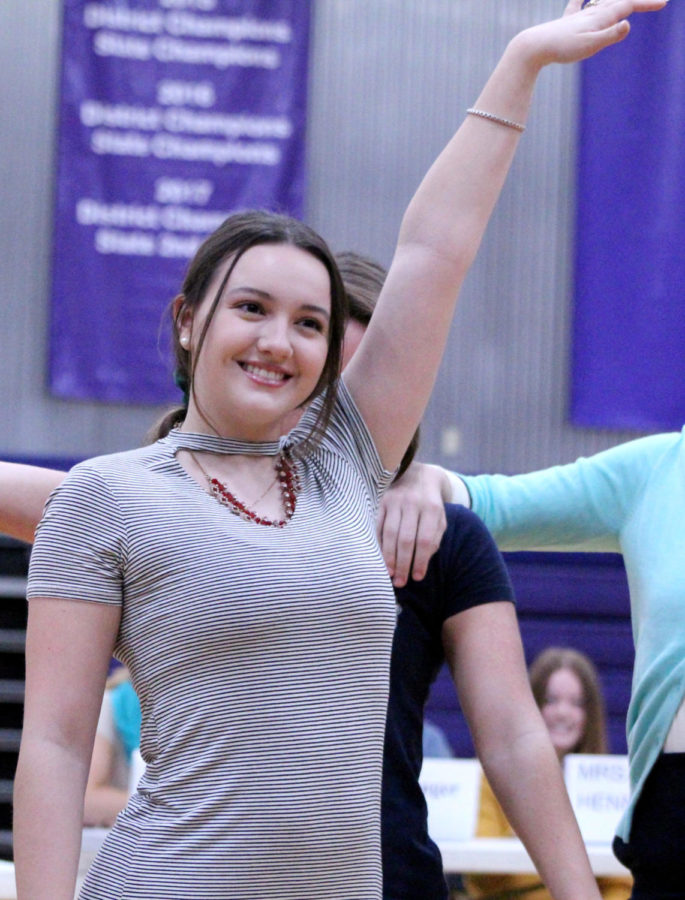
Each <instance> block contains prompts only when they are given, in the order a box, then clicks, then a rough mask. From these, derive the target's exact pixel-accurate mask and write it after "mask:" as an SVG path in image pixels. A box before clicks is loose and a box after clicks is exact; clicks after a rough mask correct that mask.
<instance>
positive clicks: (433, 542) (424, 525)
mask: <svg viewBox="0 0 685 900" xmlns="http://www.w3.org/2000/svg"><path fill="white" fill-rule="evenodd" d="M446 528H447V516H446V515H445V508H444V507H440V509H439V510H437V511H435V512H434V513H433V514H432V515H431V514H426V515H423V516H421V520H420V522H419V527H418V529H417V532H416V546H415V548H414V565H413V566H412V571H411V577H412V578H413V579H414V581H421V579H422V578H423V577H424V576H425V574H426V572H427V570H428V563H429V562H430V561H431V557H432V556H433V554H434V553H435V551H436V550H437V549H438V547H439V546H440V541H441V540H442V536H443V534H444V533H445V529H446Z"/></svg>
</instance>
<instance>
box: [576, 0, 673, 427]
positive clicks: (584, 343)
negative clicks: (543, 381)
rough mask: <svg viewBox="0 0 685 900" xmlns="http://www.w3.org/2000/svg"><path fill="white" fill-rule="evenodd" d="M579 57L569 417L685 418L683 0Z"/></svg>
mask: <svg viewBox="0 0 685 900" xmlns="http://www.w3.org/2000/svg"><path fill="white" fill-rule="evenodd" d="M631 24H632V31H631V35H630V37H629V38H628V40H627V41H626V42H625V43H624V44H622V45H620V46H618V47H612V48H610V49H609V50H606V51H604V52H603V53H601V54H600V55H599V56H597V57H596V58H594V59H592V60H589V61H588V62H586V63H584V66H583V73H582V112H581V116H582V118H581V125H580V145H579V176H578V198H577V204H578V205H577V234H576V247H577V258H576V285H575V311H574V323H573V373H572V404H571V416H572V420H573V422H575V423H577V424H580V425H591V426H595V427H600V428H616V429H637V430H640V431H650V430H660V429H680V428H681V427H682V425H683V423H684V422H685V202H684V199H685V140H684V139H683V136H684V135H685V52H684V49H683V48H685V4H684V3H670V4H669V5H668V7H667V8H666V9H665V10H664V11H663V12H659V13H657V14H650V15H641V16H634V17H633V20H631Z"/></svg>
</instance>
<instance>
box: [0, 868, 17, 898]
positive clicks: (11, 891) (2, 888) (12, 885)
mask: <svg viewBox="0 0 685 900" xmlns="http://www.w3.org/2000/svg"><path fill="white" fill-rule="evenodd" d="M16 896H17V885H16V882H15V880H14V864H13V863H11V862H6V861H5V860H0V900H15V898H16Z"/></svg>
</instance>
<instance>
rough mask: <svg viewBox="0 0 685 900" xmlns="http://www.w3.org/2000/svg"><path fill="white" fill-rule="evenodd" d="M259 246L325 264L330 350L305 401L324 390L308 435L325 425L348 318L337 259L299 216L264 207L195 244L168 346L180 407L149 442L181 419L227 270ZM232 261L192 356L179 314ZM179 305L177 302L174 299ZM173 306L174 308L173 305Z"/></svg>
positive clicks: (200, 298) (236, 217) (196, 300)
mask: <svg viewBox="0 0 685 900" xmlns="http://www.w3.org/2000/svg"><path fill="white" fill-rule="evenodd" d="M260 244H287V245H290V246H293V247H298V248H299V249H301V250H304V251H305V252H306V253H310V254H311V255H312V256H313V257H315V258H316V259H318V260H319V261H320V262H321V263H323V265H324V266H325V267H326V270H327V272H328V277H329V280H330V286H331V318H330V324H329V331H328V353H327V356H326V361H325V363H324V367H323V370H322V372H321V376H320V378H319V381H318V383H317V385H316V387H315V388H314V390H313V392H312V394H311V396H309V397H308V398H307V401H306V402H309V401H310V400H312V399H313V398H314V397H316V396H318V395H319V394H320V393H322V392H323V391H326V397H325V399H324V401H323V404H322V406H321V410H320V413H319V416H318V418H317V421H316V422H315V424H314V426H313V428H312V434H311V437H315V436H316V435H318V434H321V432H323V431H324V430H325V428H326V425H327V424H328V420H329V418H330V415H331V410H332V409H333V405H334V403H335V396H336V382H337V378H338V375H339V372H340V360H341V356H342V341H343V336H344V333H345V322H346V319H347V296H346V293H345V289H344V287H343V283H342V280H341V277H340V273H339V271H338V267H337V265H336V262H335V258H334V256H333V254H332V253H331V251H330V250H329V248H328V245H327V244H326V242H325V241H324V240H323V238H321V237H320V236H319V235H318V234H317V233H316V232H315V231H314V230H313V229H311V228H309V226H307V225H305V224H304V223H302V222H300V221H298V220H297V219H292V218H290V217H289V216H283V215H279V214H277V213H271V212H266V211H262V210H251V211H247V212H241V213H235V214H234V215H232V216H229V217H228V218H227V219H226V220H225V221H224V222H223V223H222V224H221V225H220V226H219V227H218V228H217V229H216V231H215V232H214V233H213V234H211V235H210V236H209V237H208V238H207V239H206V240H205V241H204V242H203V243H202V244H201V245H200V247H199V248H198V250H197V252H196V253H195V256H194V257H193V259H192V260H191V262H190V264H189V266H188V270H187V273H186V277H185V279H184V281H183V285H182V287H181V293H180V294H179V295H178V297H177V298H175V300H174V301H173V303H172V305H171V307H170V312H171V317H172V345H173V352H174V359H175V365H176V370H175V373H174V380H175V382H176V384H177V386H178V387H179V388H180V390H181V391H183V394H184V400H185V402H184V405H182V406H178V407H176V408H174V409H172V410H170V411H169V412H168V413H167V414H166V415H165V416H164V417H163V418H162V419H161V420H160V421H159V422H158V423H157V425H156V426H154V428H153V429H152V431H151V432H150V434H149V437H150V440H158V439H159V438H161V437H164V436H165V435H166V434H168V433H169V431H170V430H171V429H172V428H173V426H174V425H176V424H177V423H179V422H182V421H183V420H184V419H185V416H186V412H187V403H188V397H189V396H190V395H191V394H192V393H193V376H194V374H195V367H196V365H197V360H198V357H199V355H200V352H201V350H202V346H203V343H204V340H205V337H206V334H207V330H208V328H209V326H210V324H211V322H212V319H213V317H214V313H215V311H216V308H217V306H218V304H219V301H220V299H221V295H222V293H223V291H224V288H225V286H226V282H227V281H228V279H229V277H230V275H231V272H232V271H233V269H234V267H235V265H236V263H237V262H238V260H239V259H240V257H241V256H242V255H243V254H244V253H245V252H246V251H247V250H249V249H250V248H251V247H256V246H258V245H260ZM227 260H230V265H229V267H228V271H227V272H226V274H225V275H224V277H223V279H222V281H221V284H220V285H219V288H218V290H217V292H216V294H215V296H214V297H213V299H212V301H211V305H210V307H209V311H208V313H207V316H206V317H205V320H204V324H203V327H202V331H201V333H200V338H199V341H198V345H197V351H196V353H195V354H194V357H191V354H190V352H189V351H188V350H187V349H186V348H185V347H183V346H181V343H180V341H179V324H180V321H181V317H182V314H183V312H185V311H187V310H188V309H191V310H195V309H197V307H199V306H200V304H201V303H202V302H203V301H204V300H205V297H206V292H207V288H208V286H209V283H210V281H211V279H212V277H213V276H214V274H215V272H216V270H217V268H218V267H219V266H220V265H221V264H222V263H224V262H226V261H227ZM179 299H180V300H181V301H182V302H181V303H178V300H179ZM175 306H176V309H175V312H174V307H175Z"/></svg>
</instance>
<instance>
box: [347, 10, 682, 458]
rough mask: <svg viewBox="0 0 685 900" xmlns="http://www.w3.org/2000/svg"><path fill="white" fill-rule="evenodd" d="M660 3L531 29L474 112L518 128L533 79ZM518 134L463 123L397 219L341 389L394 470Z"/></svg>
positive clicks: (573, 13)
mask: <svg viewBox="0 0 685 900" xmlns="http://www.w3.org/2000/svg"><path fill="white" fill-rule="evenodd" d="M664 5H665V0H602V2H601V3H599V4H598V5H596V6H593V7H591V8H589V9H585V10H581V9H580V0H572V2H571V3H570V4H569V6H568V8H567V13H568V14H567V15H565V16H564V17H562V18H561V19H556V20H554V21H552V22H547V23H545V24H543V25H538V26H535V27H533V28H529V29H527V30H525V31H522V32H521V33H520V34H518V35H517V36H516V37H515V38H514V39H513V40H512V41H511V42H510V43H509V45H508V47H507V48H506V50H505V52H504V55H503V56H502V58H501V60H500V62H499V64H498V65H497V67H496V69H495V70H494V72H493V74H492V75H491V77H490V79H489V81H488V83H487V84H486V86H485V88H484V89H483V91H482V93H481V95H480V97H479V98H478V100H477V101H476V104H475V105H476V107H478V108H479V109H481V110H484V111H486V112H488V113H491V114H493V115H495V116H498V117H500V118H503V119H507V120H510V121H513V122H518V123H525V121H526V118H527V115H528V108H529V105H530V101H531V98H532V93H533V89H534V86H535V82H536V80H537V77H538V74H539V73H540V71H541V69H542V68H543V67H544V66H546V65H548V64H549V63H553V62H574V61H577V60H581V59H584V58H586V57H589V56H592V55H593V54H594V53H597V52H598V51H600V50H601V49H602V48H604V47H606V46H608V45H610V44H614V43H616V42H617V41H620V40H622V39H623V38H624V37H625V36H626V35H627V34H628V31H629V25H628V23H627V21H626V16H628V15H630V14H631V13H633V12H639V11H645V10H654V9H659V8H661V7H662V6H664ZM519 138H520V132H519V131H517V130H516V129H515V128H511V127H506V126H504V125H502V124H497V123H495V122H492V121H488V120H487V119H483V118H480V117H477V116H467V118H466V120H465V121H464V122H463V124H462V126H461V127H460V128H459V130H458V131H457V133H456V134H455V135H454V137H453V138H452V140H451V141H450V142H449V143H448V144H447V146H446V147H445V149H444V150H443V152H442V153H441V154H440V156H439V157H438V158H437V160H436V161H435V163H434V164H433V165H432V167H431V168H430V170H429V171H428V173H427V174H426V176H425V177H424V179H423V181H422V182H421V184H420V186H419V188H418V190H417V192H416V194H415V196H414V198H413V199H412V201H411V203H410V204H409V207H408V209H407V211H406V213H405V215H404V218H403V221H402V225H401V228H400V234H399V239H398V243H397V247H396V250H395V255H394V258H393V262H392V265H391V267H390V271H389V273H388V277H387V279H386V282H385V286H384V288H383V290H382V292H381V295H380V299H379V302H378V305H377V307H376V310H375V312H374V315H373V318H372V320H371V323H370V325H369V328H368V331H367V333H366V335H365V337H364V339H363V340H362V342H361V345H360V347H359V349H358V351H357V353H356V354H355V356H354V357H353V359H352V361H351V362H350V364H349V366H348V367H347V370H346V372H345V381H346V383H347V385H348V387H349V388H350V390H351V392H352V395H353V396H354V398H355V400H356V402H357V404H358V406H359V408H360V410H361V413H362V415H363V416H364V419H365V421H366V423H367V425H368V426H369V429H370V431H371V433H372V435H373V437H374V440H375V442H376V446H377V447H378V450H379V452H380V455H381V459H382V460H383V463H384V464H385V465H386V466H387V467H389V468H394V467H395V466H396V465H397V464H398V463H399V461H400V458H401V456H402V453H403V452H404V449H405V447H406V446H407V445H408V443H409V440H410V438H411V436H412V434H413V432H414V430H415V428H416V426H417V424H418V422H419V420H420V418H421V416H422V413H423V410H424V408H425V405H426V403H427V401H428V397H429V395H430V393H431V390H432V387H433V382H434V379H435V375H436V372H437V368H438V365H439V363H440V359H441V357H442V353H443V349H444V344H445V340H446V335H447V332H448V329H449V325H450V321H451V318H452V313H453V310H454V305H455V302H456V297H457V295H458V293H459V290H460V288H461V285H462V283H463V281H464V278H465V276H466V273H467V272H468V269H469V267H470V265H471V263H472V262H473V260H474V258H475V255H476V252H477V250H478V247H479V245H480V242H481V239H482V237H483V234H484V231H485V228H486V225H487V223H488V220H489V218H490V215H491V213H492V210H493V208H494V206H495V203H496V201H497V198H498V197H499V194H500V191H501V189H502V185H503V184H504V181H505V178H506V175H507V172H508V171H509V167H510V165H511V162H512V159H513V156H514V152H515V150H516V147H517V144H518V141H519Z"/></svg>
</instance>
